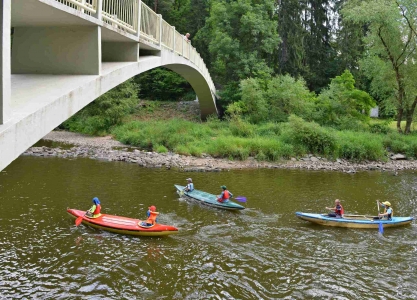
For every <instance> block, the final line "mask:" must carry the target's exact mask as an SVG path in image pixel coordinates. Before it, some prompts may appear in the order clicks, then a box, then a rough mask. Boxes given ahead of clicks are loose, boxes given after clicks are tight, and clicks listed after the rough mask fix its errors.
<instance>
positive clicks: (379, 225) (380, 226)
mask: <svg viewBox="0 0 417 300" xmlns="http://www.w3.org/2000/svg"><path fill="white" fill-rule="evenodd" d="M376 205H377V206H378V219H379V220H381V217H380V216H379V200H376ZM378 231H379V233H380V234H383V233H384V226H383V225H382V222H379V224H378Z"/></svg>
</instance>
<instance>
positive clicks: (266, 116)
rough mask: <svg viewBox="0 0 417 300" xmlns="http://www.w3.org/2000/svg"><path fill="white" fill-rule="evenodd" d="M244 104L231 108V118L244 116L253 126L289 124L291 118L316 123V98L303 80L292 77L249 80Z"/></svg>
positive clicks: (245, 84)
mask: <svg viewBox="0 0 417 300" xmlns="http://www.w3.org/2000/svg"><path fill="white" fill-rule="evenodd" d="M240 94H241V100H240V101H237V102H234V103H232V104H230V105H229V106H228V107H227V110H226V112H227V114H228V115H230V116H232V117H234V116H243V117H245V118H246V119H247V120H249V121H250V122H251V123H254V124H259V123H262V122H267V121H273V122H285V121H287V120H288V116H289V115H290V114H295V115H298V116H301V117H304V118H306V119H308V120H310V119H312V115H313V110H314V100H315V95H314V94H313V93H310V92H309V91H308V89H307V88H306V86H305V82H304V80H302V79H299V80H296V79H294V78H293V77H291V76H289V75H280V76H276V77H273V78H271V79H254V78H249V79H245V80H242V81H241V83H240Z"/></svg>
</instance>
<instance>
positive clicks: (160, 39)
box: [158, 14, 162, 47]
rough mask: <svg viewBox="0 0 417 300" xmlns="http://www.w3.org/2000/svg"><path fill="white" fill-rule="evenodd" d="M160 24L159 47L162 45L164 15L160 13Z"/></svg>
mask: <svg viewBox="0 0 417 300" xmlns="http://www.w3.org/2000/svg"><path fill="white" fill-rule="evenodd" d="M158 26H159V47H161V46H162V15H161V14H158Z"/></svg>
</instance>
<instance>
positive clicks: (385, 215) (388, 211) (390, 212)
mask: <svg viewBox="0 0 417 300" xmlns="http://www.w3.org/2000/svg"><path fill="white" fill-rule="evenodd" d="M378 203H379V200H378ZM379 204H381V206H382V207H383V208H384V213H382V214H378V217H382V218H384V219H385V218H386V219H387V220H392V216H393V215H394V210H393V209H392V207H391V203H390V202H388V201H385V202H382V203H379Z"/></svg>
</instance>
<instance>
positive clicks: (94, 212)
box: [85, 197, 101, 218]
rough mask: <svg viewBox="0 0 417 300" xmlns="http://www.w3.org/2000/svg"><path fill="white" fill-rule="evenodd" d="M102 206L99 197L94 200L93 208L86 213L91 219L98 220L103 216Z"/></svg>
mask: <svg viewBox="0 0 417 300" xmlns="http://www.w3.org/2000/svg"><path fill="white" fill-rule="evenodd" d="M100 211H101V204H100V200H99V199H98V198H97V197H94V198H93V206H91V208H90V209H89V210H87V212H86V214H85V215H86V216H87V217H89V218H98V217H100V216H101V213H100Z"/></svg>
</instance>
